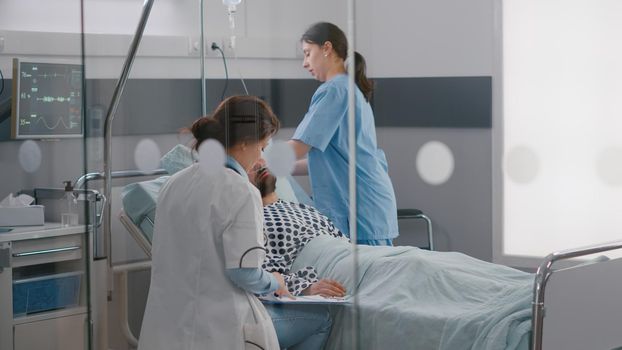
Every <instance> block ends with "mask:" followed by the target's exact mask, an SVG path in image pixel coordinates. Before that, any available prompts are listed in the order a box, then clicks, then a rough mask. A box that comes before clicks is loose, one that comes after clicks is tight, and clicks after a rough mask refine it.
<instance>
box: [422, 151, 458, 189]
mask: <svg viewBox="0 0 622 350" xmlns="http://www.w3.org/2000/svg"><path fill="white" fill-rule="evenodd" d="M417 172H418V173H419V176H420V177H421V179H423V181H425V182H426V183H428V184H430V185H441V184H444V183H445V182H447V180H449V178H450V177H451V175H452V174H453V172H454V156H453V153H452V152H451V149H450V148H449V147H448V146H447V145H446V144H444V143H442V142H439V141H430V142H427V143H425V144H424V145H423V146H421V148H420V149H419V151H418V152H417Z"/></svg>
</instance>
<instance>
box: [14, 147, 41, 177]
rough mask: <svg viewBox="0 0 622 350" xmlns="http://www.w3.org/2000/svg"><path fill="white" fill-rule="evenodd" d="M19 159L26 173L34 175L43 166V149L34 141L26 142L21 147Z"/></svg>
mask: <svg viewBox="0 0 622 350" xmlns="http://www.w3.org/2000/svg"><path fill="white" fill-rule="evenodd" d="M18 158H19V164H20V165H21V166H22V169H24V171H25V172H27V173H34V172H35V171H37V170H39V167H40V166H41V148H39V145H38V144H37V143H36V142H34V141H31V140H28V141H24V143H22V144H21V146H19V152H18Z"/></svg>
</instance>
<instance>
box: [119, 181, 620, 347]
mask: <svg viewBox="0 0 622 350" xmlns="http://www.w3.org/2000/svg"><path fill="white" fill-rule="evenodd" d="M173 172H174V171H173ZM167 179H168V176H163V177H160V178H157V179H155V180H150V181H144V182H139V183H134V184H131V185H128V186H126V187H125V188H124V190H123V192H122V202H123V208H124V209H123V210H122V211H121V213H120V214H119V217H120V220H121V222H122V223H123V225H124V226H125V227H126V228H127V230H128V232H129V233H130V234H131V236H132V237H133V238H134V239H135V240H136V242H138V244H139V245H140V247H141V248H142V249H143V250H144V251H145V253H146V254H147V255H148V256H149V257H150V256H151V239H152V234H153V223H154V221H155V204H156V201H157V194H158V191H159V188H160V187H161V186H162V184H163V183H164V182H166V180H167ZM279 184H280V185H279ZM277 185H278V187H277V193H278V194H279V196H280V197H281V198H283V199H284V200H289V201H294V202H300V201H302V202H307V203H309V202H310V198H309V197H308V196H307V195H306V193H304V191H303V190H302V189H301V188H300V187H299V185H298V184H297V183H296V182H295V181H293V179H291V178H289V179H286V178H284V179H279V181H278V182H277ZM279 186H280V187H279ZM348 246H349V245H347V244H346V245H345V246H344V245H337V244H334V241H327V240H324V239H317V238H316V239H314V240H313V241H311V242H310V243H309V245H308V246H307V247H306V248H305V249H304V250H303V251H302V252H301V254H300V256H299V257H298V258H297V259H296V261H295V262H294V266H292V269H293V270H295V269H296V267H297V266H314V267H316V269H317V270H318V272H319V274H320V275H321V276H323V277H325V278H335V279H338V280H340V281H345V282H344V283H345V284H346V287H347V288H348V289H349V290H352V289H353V287H354V285H355V284H356V285H357V286H358V288H359V289H358V293H359V294H358V295H359V300H360V302H359V308H360V313H361V316H360V322H361V325H362V326H363V327H364V329H373V330H374V331H373V332H361V335H360V336H361V339H359V342H358V344H359V348H362V349H380V348H387V347H388V348H390V347H393V348H396V349H402V348H412V349H462V348H467V349H468V348H473V349H481V350H485V349H521V350H522V349H542V348H543V347H542V344H543V339H544V340H546V339H547V338H546V337H544V338H543V337H542V330H543V327H542V321H543V319H544V313H543V310H544V290H545V286H546V283H547V281H548V280H549V278H550V277H551V275H552V272H553V270H552V265H553V263H555V262H556V261H558V260H561V259H566V258H571V257H576V256H581V255H586V254H588V253H598V252H602V251H607V250H611V249H617V248H621V247H622V244H612V245H603V246H594V247H589V248H587V249H582V250H573V251H567V252H558V253H554V254H551V255H550V256H549V257H547V258H546V259H545V261H544V262H543V264H542V266H541V268H540V269H539V270H538V273H537V274H536V275H533V274H528V273H524V272H521V271H518V270H515V269H511V268H507V267H505V266H501V265H496V264H491V263H486V262H483V261H480V260H477V259H473V258H470V257H467V256H465V255H463V254H459V253H438V252H428V251H425V250H421V249H417V248H413V247H393V248H382V247H381V248H379V247H373V248H371V247H365V246H363V247H359V253H360V258H359V266H361V267H360V273H359V276H360V277H359V279H353V278H352V267H351V260H347V259H346V260H339V259H343V258H340V257H343V256H345V254H344V252H345V251H346V250H347V249H348ZM617 260H618V261H619V260H622V259H617ZM617 264H618V267H622V266H620V263H619V262H617ZM599 265H600V264H599ZM617 271H620V270H617ZM461 274H466V275H469V276H472V277H469V278H472V279H473V281H472V283H471V282H468V283H464V281H468V280H465V279H461V278H464V277H463V276H462V275H461ZM482 275H487V276H489V277H490V278H486V279H482V280H480V281H477V280H476V279H477V278H479V277H477V276H482ZM534 281H535V283H534ZM610 288H617V286H615V285H614V286H610ZM387 291H391V292H390V293H388V292H387ZM620 291H622V289H620ZM476 299H477V300H476ZM564 308H565V306H564ZM619 309H620V308H619V307H618V310H619ZM532 314H535V315H536V320H535V322H532ZM333 317H334V319H335V322H334V327H333V333H332V335H331V338H330V339H329V343H328V344H327V349H347V348H350V347H351V346H352V343H350V339H352V338H351V337H350V336H348V334H350V332H351V330H350V328H349V325H350V322H351V320H350V319H349V313H347V312H341V311H338V312H336V313H335V314H334V315H333ZM618 321H620V318H618ZM551 328H554V327H551ZM614 330H615V327H614ZM604 333H605V337H609V338H611V337H612V335H611V333H612V331H610V330H606V332H604ZM473 334H477V336H476V337H474V336H473ZM617 339H618V340H620V338H619V337H618V338H617ZM545 343H546V342H545ZM601 344H602V341H601ZM606 344H609V345H607V347H605V348H606V349H613V348H615V347H616V346H619V345H622V341H620V342H619V343H612V340H608V343H606ZM405 345H406V347H404V346H405ZM551 348H557V347H551ZM598 348H600V346H599V347H598ZM546 349H549V347H546Z"/></svg>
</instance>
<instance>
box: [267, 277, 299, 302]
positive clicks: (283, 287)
mask: <svg viewBox="0 0 622 350" xmlns="http://www.w3.org/2000/svg"><path fill="white" fill-rule="evenodd" d="M272 275H273V276H274V277H275V278H276V280H277V281H278V282H279V289H277V290H276V291H275V292H274V294H276V295H277V296H279V297H288V298H291V299H296V298H294V296H293V295H292V294H291V293H290V292H289V290H288V289H287V284H285V279H283V275H281V274H280V273H278V272H273V273H272Z"/></svg>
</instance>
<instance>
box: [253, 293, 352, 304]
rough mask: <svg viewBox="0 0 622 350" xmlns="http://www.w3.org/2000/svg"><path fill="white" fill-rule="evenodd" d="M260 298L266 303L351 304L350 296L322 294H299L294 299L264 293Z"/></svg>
mask: <svg viewBox="0 0 622 350" xmlns="http://www.w3.org/2000/svg"><path fill="white" fill-rule="evenodd" d="M259 300H261V301H262V302H264V303H266V304H332V305H339V304H351V301H350V297H349V296H345V297H342V298H325V297H323V296H321V295H299V296H295V297H294V299H292V298H288V297H276V296H274V295H272V294H271V295H262V296H260V297H259Z"/></svg>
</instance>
